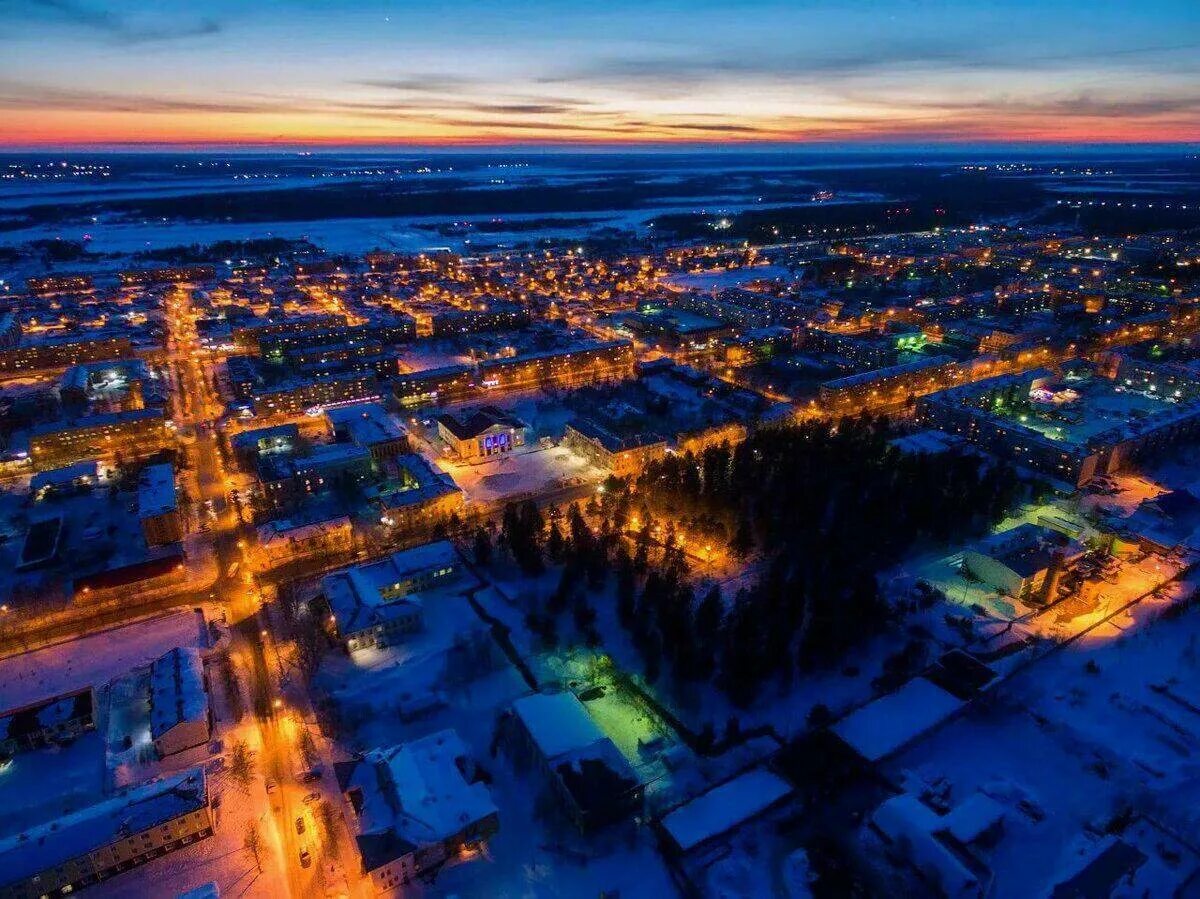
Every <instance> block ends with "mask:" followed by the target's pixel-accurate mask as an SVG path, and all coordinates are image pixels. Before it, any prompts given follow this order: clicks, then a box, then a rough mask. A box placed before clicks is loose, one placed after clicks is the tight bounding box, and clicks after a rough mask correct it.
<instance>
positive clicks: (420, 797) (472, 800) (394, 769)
mask: <svg viewBox="0 0 1200 899" xmlns="http://www.w3.org/2000/svg"><path fill="white" fill-rule="evenodd" d="M469 755H470V753H469V752H468V750H467V746H466V744H465V743H464V742H463V741H462V739H461V738H460V737H459V736H458V734H457V733H455V732H454V731H453V730H443V731H439V732H438V733H434V734H430V735H429V736H427V737H422V738H421V739H419V740H413V741H412V742H409V743H404V744H402V745H399V746H390V747H387V748H381V749H373V750H371V751H370V752H368V753H366V754H365V756H364V757H363V759H362V760H361V761H359V762H356V763H353V764H351V765H346V766H342V767H341V769H340V770H339V781H340V782H341V786H342V789H343V791H344V792H346V793H348V794H350V796H351V801H352V802H353V804H354V807H355V811H356V812H357V813H358V821H359V835H358V844H359V849H360V851H361V852H362V857H363V864H364V866H365V867H366V868H367V870H368V871H370V870H374V869H375V868H378V867H380V866H382V865H385V864H387V863H388V862H390V861H392V860H394V859H395V858H396V857H397V856H399V855H403V854H407V852H409V851H412V849H415V848H418V847H420V846H424V845H430V844H436V843H441V842H443V841H444V840H447V839H450V838H452V837H454V836H456V835H457V834H460V833H462V832H463V831H464V830H466V829H467V828H468V827H470V826H471V825H473V824H476V823H478V822H480V821H483V820H484V819H486V818H488V817H489V816H493V815H496V814H497V811H496V806H495V804H494V803H493V802H492V798H491V796H490V795H489V793H488V790H487V787H486V786H485V785H484V784H482V783H478V782H474V783H473V782H470V781H469V780H468V779H467V777H466V776H465V775H464V768H465V766H466V761H467V760H468V759H469Z"/></svg>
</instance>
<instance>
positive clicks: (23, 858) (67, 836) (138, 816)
mask: <svg viewBox="0 0 1200 899" xmlns="http://www.w3.org/2000/svg"><path fill="white" fill-rule="evenodd" d="M207 805H208V793H207V790H206V787H205V783H204V769H203V768H192V769H190V770H187V771H181V772H179V773H178V774H172V775H169V776H167V777H164V778H162V779H160V780H152V781H149V782H147V783H144V784H139V785H138V786H136V787H132V788H131V789H129V790H126V791H125V792H123V793H118V794H117V795H115V796H111V797H109V798H108V799H105V800H103V801H101V802H98V803H96V804H95V805H90V806H88V807H87V808H83V809H80V810H79V811H77V812H72V813H71V814H69V815H63V816H62V817H60V818H56V819H54V820H51V821H47V822H46V823H44V824H39V825H38V826H37V827H33V828H30V829H29V830H26V831H24V832H22V833H18V834H13V835H12V836H9V837H5V838H4V839H2V840H0V886H4V885H7V884H12V883H17V882H20V881H23V880H25V879H26V878H28V877H31V876H33V875H34V874H37V873H39V872H41V871H45V870H47V869H49V868H54V867H57V866H58V865H61V864H62V863H63V862H66V861H69V860H70V859H73V858H78V857H79V856H81V855H85V854H87V853H88V852H91V851H93V850H95V849H100V848H102V847H104V846H107V845H109V844H110V843H112V842H113V841H114V840H116V839H119V838H122V837H124V836H127V835H130V834H135V833H141V832H142V831H145V830H149V829H150V828H152V827H155V826H157V825H159V824H164V823H166V822H168V821H171V820H174V819H175V818H178V817H180V816H181V815H186V814H189V813H190V812H195V811H199V810H200V809H202V808H204V807H205V806H207Z"/></svg>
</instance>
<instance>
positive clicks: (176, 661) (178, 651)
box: [150, 646, 208, 740]
mask: <svg viewBox="0 0 1200 899" xmlns="http://www.w3.org/2000/svg"><path fill="white" fill-rule="evenodd" d="M207 717H208V694H207V693H205V692H204V663H203V661H202V660H201V659H200V650H198V649H196V648H195V647H194V646H176V647H175V648H174V649H172V650H170V651H169V652H167V653H165V654H164V655H163V656H161V657H160V658H159V659H157V660H156V661H155V662H154V663H153V664H152V665H151V666H150V735H151V737H153V738H154V739H156V740H157V739H158V738H159V737H161V736H162V735H163V734H165V733H166V732H167V731H169V730H170V729H171V728H172V727H175V726H176V725H177V724H182V723H183V722H185V721H200V720H203V719H206V718H207Z"/></svg>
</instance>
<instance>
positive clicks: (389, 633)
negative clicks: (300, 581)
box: [321, 540, 462, 652]
mask: <svg viewBox="0 0 1200 899" xmlns="http://www.w3.org/2000/svg"><path fill="white" fill-rule="evenodd" d="M461 569H462V559H461V558H459V555H458V552H457V551H456V550H455V549H454V545H453V544H452V543H450V541H448V540H439V541H437V542H436V543H427V544H425V545H424V546H417V547H413V548H412V549H407V550H403V551H402V552H398V553H393V554H392V555H390V556H387V557H386V558H383V559H379V560H377V561H375V562H368V563H366V564H363V565H356V566H354V567H353V568H348V569H346V570H345V571H339V572H335V573H334V574H330V575H326V576H325V578H323V579H322V581H321V592H322V594H323V595H324V597H325V600H326V602H327V603H328V604H329V610H330V623H331V624H332V626H333V629H334V632H335V634H336V635H337V638H338V639H339V640H341V641H342V643H343V644H344V645H345V647H346V650H347V651H348V652H354V651H355V650H359V649H366V648H368V647H373V646H380V647H386V646H389V645H391V644H392V643H394V642H396V641H397V640H402V639H403V638H404V637H405V636H407V635H408V634H412V633H414V632H416V631H418V630H420V629H421V627H422V624H423V622H424V613H423V608H422V602H423V601H422V598H421V593H423V592H424V591H427V590H430V589H434V588H438V587H443V586H445V585H446V584H448V583H450V582H452V581H453V580H454V578H455V577H456V576H457V575H458V574H459V573H460V571H461Z"/></svg>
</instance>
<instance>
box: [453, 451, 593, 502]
mask: <svg viewBox="0 0 1200 899" xmlns="http://www.w3.org/2000/svg"><path fill="white" fill-rule="evenodd" d="M437 466H438V467H439V468H441V469H442V471H445V472H447V473H448V474H449V475H450V477H452V478H453V479H454V483H456V484H457V485H458V486H459V488H460V489H462V491H463V493H465V494H466V497H467V501H468V502H471V503H479V504H481V505H485V506H489V505H498V504H502V503H505V502H509V501H519V500H522V499H527V498H529V497H532V496H534V495H537V494H545V493H551V492H553V491H555V490H566V489H570V488H574V487H586V486H588V485H594V484H599V483H600V482H601V481H603V480H604V479H605V478H606V477H607V476H608V472H607V471H605V470H604V469H601V468H597V467H596V466H594V465H592V464H591V463H590V462H588V460H587V459H585V458H583V457H582V456H580V455H579V454H578V453H575V452H574V451H572V450H570V449H568V448H567V447H564V446H555V447H545V448H540V447H539V448H536V449H532V450H530V451H528V452H523V453H511V454H508V455H504V456H499V457H494V458H493V459H491V460H489V461H487V462H481V463H479V464H461V463H458V462H453V461H451V460H448V459H438V460H437Z"/></svg>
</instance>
